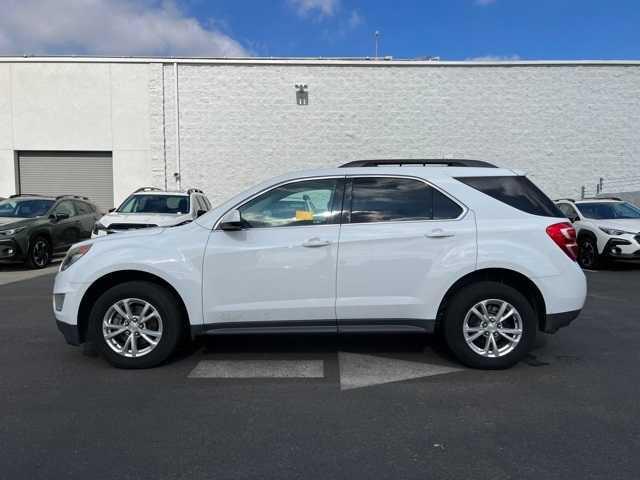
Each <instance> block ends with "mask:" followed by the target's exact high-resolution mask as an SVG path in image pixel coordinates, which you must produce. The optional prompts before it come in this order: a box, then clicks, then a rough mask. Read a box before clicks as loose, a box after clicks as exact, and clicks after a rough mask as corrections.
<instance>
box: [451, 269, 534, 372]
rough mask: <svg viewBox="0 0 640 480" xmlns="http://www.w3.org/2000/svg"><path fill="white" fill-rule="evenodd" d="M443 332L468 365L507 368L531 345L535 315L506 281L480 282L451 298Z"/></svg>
mask: <svg viewBox="0 0 640 480" xmlns="http://www.w3.org/2000/svg"><path fill="white" fill-rule="evenodd" d="M443 331H444V336H445V340H446V342H447V345H448V346H449V348H450V349H451V351H452V352H453V353H454V355H455V356H456V357H457V358H458V360H460V362H462V363H464V364H465V365H467V366H469V367H472V368H483V369H501V368H508V367H511V366H512V365H514V364H516V363H517V362H519V361H520V360H521V359H522V358H523V357H524V356H525V355H526V354H527V353H528V352H529V350H530V349H531V348H532V346H533V344H534V342H535V336H536V331H537V321H536V314H535V311H534V309H533V307H532V306H531V304H530V303H529V301H528V300H527V299H526V298H525V297H524V295H522V294H521V293H520V292H519V291H518V290H516V289H514V288H512V287H510V286H508V285H505V284H503V283H498V282H489V281H486V282H480V283H476V284H472V285H469V286H467V287H465V288H463V289H462V290H460V291H459V292H458V293H456V294H455V295H454V297H453V298H452V299H451V300H450V302H449V307H448V308H447V310H446V312H445V315H444V325H443Z"/></svg>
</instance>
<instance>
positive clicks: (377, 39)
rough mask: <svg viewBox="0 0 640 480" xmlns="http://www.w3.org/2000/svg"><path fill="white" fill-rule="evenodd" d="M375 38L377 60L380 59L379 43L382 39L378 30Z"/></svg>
mask: <svg viewBox="0 0 640 480" xmlns="http://www.w3.org/2000/svg"><path fill="white" fill-rule="evenodd" d="M374 36H375V44H376V55H375V57H374V58H375V59H376V60H377V59H378V41H379V39H380V31H379V30H376V33H375V34H374Z"/></svg>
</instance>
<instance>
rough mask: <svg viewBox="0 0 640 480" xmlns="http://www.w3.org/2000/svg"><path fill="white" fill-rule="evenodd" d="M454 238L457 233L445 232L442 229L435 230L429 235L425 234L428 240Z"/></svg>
mask: <svg viewBox="0 0 640 480" xmlns="http://www.w3.org/2000/svg"><path fill="white" fill-rule="evenodd" d="M453 236H455V233H453V232H451V231H449V230H444V229H442V228H434V229H433V230H431V231H430V232H429V233H425V237H428V238H447V237H453Z"/></svg>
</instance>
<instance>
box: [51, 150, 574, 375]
mask: <svg viewBox="0 0 640 480" xmlns="http://www.w3.org/2000/svg"><path fill="white" fill-rule="evenodd" d="M575 258H576V239H575V231H574V229H573V227H572V226H571V224H570V223H567V220H566V218H564V215H563V214H562V213H561V212H560V211H559V210H558V209H557V207H556V206H555V205H554V204H553V202H551V200H549V198H547V196H546V195H545V194H544V193H542V192H541V191H540V190H539V189H538V188H537V187H536V186H535V185H534V184H533V183H531V182H530V181H529V180H528V179H527V178H526V177H525V176H523V175H521V174H518V173H517V172H514V171H512V170H507V169H501V168H496V167H494V166H493V165H491V164H488V163H485V162H480V161H473V160H377V161H358V162H352V163H349V164H346V165H344V166H343V167H341V168H333V169H328V170H320V171H310V172H302V173H293V174H290V175H285V176H283V177H280V178H276V179H274V180H271V181H268V182H266V183H263V184H261V185H258V186H256V187H254V188H252V189H250V190H248V191H246V192H244V193H242V194H240V195H238V196H236V197H234V198H232V199H231V200H229V201H228V202H226V203H224V204H223V205H221V206H219V207H217V208H214V209H213V210H211V211H210V212H208V213H207V214H205V215H203V216H201V217H199V218H197V219H195V220H194V221H193V222H191V223H189V224H186V225H181V226H177V227H173V228H151V229H145V230H141V231H135V232H131V233H123V234H120V235H110V236H105V237H101V238H97V239H94V240H89V241H86V242H82V243H79V244H77V245H75V246H74V247H73V248H72V249H71V250H70V251H69V252H68V254H67V256H66V257H65V259H64V261H63V263H62V264H61V267H60V272H59V273H58V275H57V277H56V281H55V286H54V298H53V309H54V312H55V316H56V319H57V324H58V327H59V329H60V330H61V332H62V333H63V334H64V336H65V338H66V340H67V341H68V342H69V343H71V344H74V345H77V344H80V343H82V342H85V341H91V342H93V343H95V345H96V347H97V348H98V349H99V351H100V352H101V353H102V354H103V355H104V357H105V358H106V359H107V360H108V361H109V362H110V363H112V364H113V365H115V366H117V367H124V368H145V367H152V366H154V365H158V364H160V363H162V362H164V361H166V360H167V359H168V358H169V357H170V356H171V354H172V353H173V352H174V351H175V350H176V348H177V346H178V345H179V343H180V341H181V340H182V339H185V338H189V337H192V336H195V335H201V334H229V333H252V334H267V333H283V332H286V333H291V332H304V333H308V332H318V333H360V332H378V333H380V332H382V333H385V332H389V333H391V332H407V333H408V332H417V333H420V332H421V333H424V332H440V333H441V334H442V335H443V336H444V339H445V340H446V343H447V345H448V346H449V348H450V349H451V351H452V352H453V353H454V355H455V356H456V357H457V358H458V359H459V360H460V361H461V362H462V363H464V364H466V365H468V366H471V367H477V368H506V367H509V366H511V365H513V364H514V363H516V362H517V361H519V360H520V359H522V357H523V356H524V355H525V354H526V353H527V352H528V351H529V349H530V348H531V347H532V345H533V343H534V339H535V336H536V333H537V331H538V330H540V331H543V332H547V333H553V332H555V331H556V330H557V329H558V328H560V327H563V326H566V325H568V324H569V323H570V322H571V321H572V320H573V319H574V318H576V316H577V315H578V314H579V312H580V310H581V309H582V306H583V304H584V301H585V296H586V281H585V277H584V274H583V273H582V271H581V270H580V268H579V267H578V265H577V264H576V262H575Z"/></svg>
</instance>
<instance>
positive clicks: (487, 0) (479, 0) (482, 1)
mask: <svg viewBox="0 0 640 480" xmlns="http://www.w3.org/2000/svg"><path fill="white" fill-rule="evenodd" d="M475 3H476V5H479V6H481V7H486V6H487V5H491V4H492V3H496V0H476V1H475Z"/></svg>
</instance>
